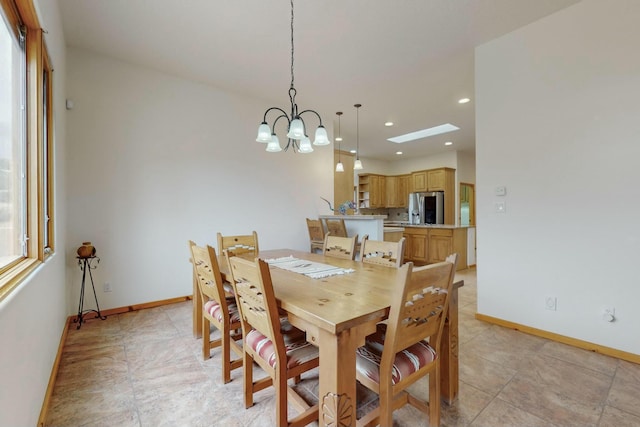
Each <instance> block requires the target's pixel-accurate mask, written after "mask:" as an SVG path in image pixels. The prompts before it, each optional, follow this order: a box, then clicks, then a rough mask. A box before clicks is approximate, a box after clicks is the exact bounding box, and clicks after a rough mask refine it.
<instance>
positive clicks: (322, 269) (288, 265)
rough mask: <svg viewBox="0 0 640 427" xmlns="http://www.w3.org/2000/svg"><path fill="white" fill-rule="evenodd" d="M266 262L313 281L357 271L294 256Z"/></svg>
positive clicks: (266, 260)
mask: <svg viewBox="0 0 640 427" xmlns="http://www.w3.org/2000/svg"><path fill="white" fill-rule="evenodd" d="M265 262H267V263H268V264H269V265H273V266H274V267H278V268H281V269H283V270H287V271H291V272H293V273H299V274H304V275H305V276H307V277H311V278H312V279H322V278H324V277H330V276H336V275H339V274H348V273H353V272H354V271H355V270H353V269H352V268H341V267H334V266H332V265H328V264H322V263H319V262H314V261H307V260H305V259H299V258H295V257H294V256H293V255H289V256H286V257H282V258H272V259H265Z"/></svg>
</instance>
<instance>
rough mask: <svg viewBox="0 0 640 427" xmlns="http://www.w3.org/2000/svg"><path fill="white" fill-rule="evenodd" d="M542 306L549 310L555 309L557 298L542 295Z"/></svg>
mask: <svg viewBox="0 0 640 427" xmlns="http://www.w3.org/2000/svg"><path fill="white" fill-rule="evenodd" d="M544 308H546V309H547V310H551V311H556V310H557V309H558V298H557V297H551V296H546V297H544Z"/></svg>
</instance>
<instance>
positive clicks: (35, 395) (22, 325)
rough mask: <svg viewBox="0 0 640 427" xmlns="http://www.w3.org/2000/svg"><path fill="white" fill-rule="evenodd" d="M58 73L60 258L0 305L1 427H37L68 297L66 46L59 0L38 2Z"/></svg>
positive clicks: (56, 143)
mask: <svg viewBox="0 0 640 427" xmlns="http://www.w3.org/2000/svg"><path fill="white" fill-rule="evenodd" d="M36 9H37V12H38V16H39V19H40V23H41V25H42V27H43V28H44V29H46V31H47V34H45V35H44V37H45V41H46V43H47V48H48V51H49V55H50V58H51V61H52V63H53V68H54V72H53V73H52V77H53V79H52V83H53V103H54V111H53V114H54V117H53V120H54V126H53V130H54V158H55V168H54V175H55V176H54V182H55V190H54V193H55V209H54V213H55V221H56V223H55V224H56V226H55V236H56V237H55V243H56V253H55V255H53V256H52V257H51V258H49V259H48V260H47V262H46V263H45V264H44V265H42V266H41V267H40V268H39V269H38V270H37V271H36V272H35V273H33V274H32V275H31V276H30V277H29V279H27V280H26V281H24V282H23V283H21V284H20V286H19V287H18V289H17V290H15V291H14V292H13V293H12V294H11V295H10V296H9V297H8V298H6V299H5V300H3V301H2V302H0V343H2V350H1V351H0V378H2V386H0V425H2V426H34V425H36V424H37V422H38V416H39V415H40V410H41V408H42V403H43V399H44V394H45V391H46V388H47V384H48V382H49V375H50V374H51V368H52V366H53V361H54V360H55V356H56V353H57V351H58V345H59V343H60V337H61V336H62V331H63V327H64V325H65V322H66V318H67V314H68V312H67V308H66V298H65V292H66V290H65V269H64V267H65V265H64V262H65V252H66V240H65V228H66V218H65V216H66V207H65V199H66V195H65V176H64V167H65V164H64V150H65V127H66V126H65V116H64V112H65V110H64V97H65V73H66V70H65V69H66V59H65V43H64V38H63V34H62V22H61V20H60V16H59V14H58V5H57V1H55V0H51V1H36Z"/></svg>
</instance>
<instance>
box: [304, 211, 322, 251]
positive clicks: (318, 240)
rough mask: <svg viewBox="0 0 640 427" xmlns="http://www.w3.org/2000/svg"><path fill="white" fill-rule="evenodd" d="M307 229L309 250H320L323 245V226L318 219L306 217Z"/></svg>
mask: <svg viewBox="0 0 640 427" xmlns="http://www.w3.org/2000/svg"><path fill="white" fill-rule="evenodd" d="M307 230H308V231H309V242H310V244H311V249H310V252H311V253H314V252H315V251H316V250H320V251H322V248H323V247H324V227H323V226H322V221H320V220H319V219H309V218H307Z"/></svg>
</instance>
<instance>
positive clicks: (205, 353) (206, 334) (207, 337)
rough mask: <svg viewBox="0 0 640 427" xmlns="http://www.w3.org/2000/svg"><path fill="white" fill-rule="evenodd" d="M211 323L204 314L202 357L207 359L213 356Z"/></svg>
mask: <svg viewBox="0 0 640 427" xmlns="http://www.w3.org/2000/svg"><path fill="white" fill-rule="evenodd" d="M210 330H211V325H210V322H209V319H207V318H206V317H204V316H202V358H203V359H204V360H207V359H209V358H210V357H211V346H210V344H209V342H210V341H211V332H210Z"/></svg>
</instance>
